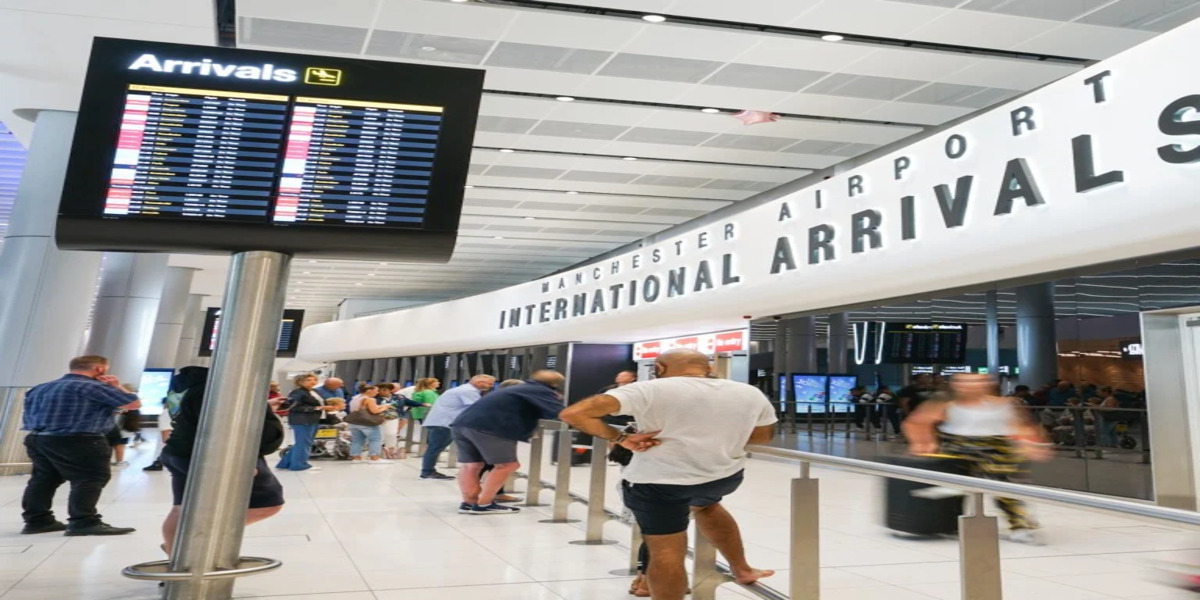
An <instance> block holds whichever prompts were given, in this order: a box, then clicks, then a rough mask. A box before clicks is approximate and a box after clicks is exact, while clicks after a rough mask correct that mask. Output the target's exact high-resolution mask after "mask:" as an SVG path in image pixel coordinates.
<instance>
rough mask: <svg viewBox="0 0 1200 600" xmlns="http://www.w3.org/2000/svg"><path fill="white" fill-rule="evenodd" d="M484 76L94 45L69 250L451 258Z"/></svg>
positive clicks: (321, 59) (61, 230)
mask: <svg viewBox="0 0 1200 600" xmlns="http://www.w3.org/2000/svg"><path fill="white" fill-rule="evenodd" d="M481 91H482V72H481V71H477V70H469V69H457V68H447V67H433V66H428V65H411V64H403V63H394V62H384V61H368V60H358V59H345V58H334V57H328V56H304V55H296V54H284V53H276V52H258V51H247V50H237V49H230V48H210V47H200V46H185V45H179V44H161V43H154V42H142V41H132V40H114V39H106V38H97V39H96V40H95V42H94V45H93V49H92V56H91V62H90V63H89V67H88V75H87V79H86V80H85V84H84V93H83V97H82V99H81V103H80V111H79V118H78V122H77V126H76V133H75V140H74V144H73V147H72V153H71V161H70V165H69V166H68V174H67V179H66V182H65V184H64V190H63V199H62V202H61V204H60V209H59V223H58V236H57V239H58V242H59V246H60V247H62V248H64V249H85V250H133V251H139V250H140V251H146V250H153V251H168V252H237V251H242V250H275V251H282V252H289V253H292V254H301V255H309V256H313V255H320V256H327V257H337V258H375V257H380V258H382V257H387V258H401V259H404V260H414V261H445V260H448V259H449V256H450V254H451V252H452V251H453V245H454V240H455V237H456V233H457V228H458V220H459V216H460V212H461V207H462V194H463V187H464V185H465V183H466V176H467V167H468V164H469V161H470V149H471V143H472V137H473V133H474V126H475V121H476V118H477V113H478V106H479V96H480V94H481Z"/></svg>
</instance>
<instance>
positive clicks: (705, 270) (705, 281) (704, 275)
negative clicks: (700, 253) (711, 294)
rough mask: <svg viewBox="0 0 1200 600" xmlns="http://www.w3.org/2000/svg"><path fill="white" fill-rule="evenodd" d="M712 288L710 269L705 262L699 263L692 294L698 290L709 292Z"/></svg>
mask: <svg viewBox="0 0 1200 600" xmlns="http://www.w3.org/2000/svg"><path fill="white" fill-rule="evenodd" d="M712 288H713V280H712V269H711V268H709V266H708V261H707V260H702V261H700V266H699V267H697V268H696V285H695V286H693V287H692V291H693V292H699V291H700V290H711V289H712Z"/></svg>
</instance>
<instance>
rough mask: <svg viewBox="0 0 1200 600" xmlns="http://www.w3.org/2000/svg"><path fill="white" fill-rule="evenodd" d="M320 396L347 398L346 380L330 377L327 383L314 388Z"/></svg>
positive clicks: (342, 399) (330, 398)
mask: <svg viewBox="0 0 1200 600" xmlns="http://www.w3.org/2000/svg"><path fill="white" fill-rule="evenodd" d="M313 389H314V390H315V391H316V392H317V394H318V395H319V396H321V397H322V398H324V399H326V400H334V399H337V400H341V401H343V402H345V400H346V382H344V381H342V380H341V379H338V378H337V377H330V378H329V379H326V380H325V383H323V384H321V385H319V386H317V387H315V388H313Z"/></svg>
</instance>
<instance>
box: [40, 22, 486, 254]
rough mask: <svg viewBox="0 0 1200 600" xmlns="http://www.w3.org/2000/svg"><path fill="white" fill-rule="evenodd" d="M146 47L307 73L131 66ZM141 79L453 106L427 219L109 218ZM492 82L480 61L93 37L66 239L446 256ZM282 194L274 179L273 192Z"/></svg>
mask: <svg viewBox="0 0 1200 600" xmlns="http://www.w3.org/2000/svg"><path fill="white" fill-rule="evenodd" d="M147 53H150V54H154V55H155V56H157V57H159V58H160V60H161V59H164V58H168V57H169V58H170V59H171V60H185V61H186V60H190V61H196V62H198V61H200V60H202V59H205V58H207V59H211V60H213V61H215V62H219V63H224V64H241V65H260V64H267V63H270V64H272V65H275V67H276V68H277V69H283V68H290V69H294V70H297V71H298V73H299V75H300V76H299V78H298V80H297V81H296V82H279V81H273V80H272V81H264V80H258V79H238V78H235V77H225V78H218V77H214V76H202V75H184V74H182V73H165V72H156V71H153V70H146V69H140V70H136V71H134V70H130V69H129V68H128V67H129V66H130V65H132V64H133V63H134V61H136V60H137V58H138V57H139V56H141V55H143V54H147ZM307 67H321V68H327V69H340V70H341V71H342V74H343V75H342V80H341V83H340V85H338V86H336V87H329V86H319V85H312V84H305V83H304V82H303V81H304V78H305V77H304V74H305V69H306V68H307ZM414 82H419V84H417V85H414ZM131 84H144V85H159V86H170V87H183V88H193V89H214V90H228V91H238V92H249V93H261V94H278V95H286V96H291V97H297V96H309V97H320V98H329V99H337V100H364V101H375V102H392V103H408V104H426V105H436V106H441V107H444V111H445V112H444V113H443V114H444V115H445V118H444V120H443V122H442V126H441V130H440V132H439V138H438V147H437V149H436V155H435V158H434V171H433V174H432V177H431V181H430V189H429V204H428V205H427V212H426V213H425V216H424V221H423V222H422V224H421V225H420V227H414V228H406V227H403V226H392V225H388V226H379V225H374V226H361V225H345V224H307V223H286V224H285V223H273V222H272V221H271V220H270V216H269V215H268V217H267V219H265V220H264V222H263V223H261V224H258V223H228V222H222V221H220V220H204V221H200V220H179V219H172V218H162V219H136V218H135V219H128V220H123V219H120V218H112V217H106V216H105V215H104V214H103V210H104V202H105V197H106V196H107V189H108V184H109V181H110V179H111V171H112V165H113V158H114V156H115V154H116V150H117V144H116V141H117V138H118V136H119V133H120V126H121V117H122V114H123V110H124V104H125V98H126V94H127V92H128V87H129V85H131ZM482 89H483V71H481V70H477V69H462V68H456V67H442V66H431V65H418V64H407V63H397V62H388V61H377V60H364V59H354V58H342V57H333V56H310V55H302V54H293V53H285V52H265V51H259V50H241V49H234V48H217V47H209V46H192V45H185V44H170V43H160V42H146V41H138V40H123V39H115V38H95V40H94V41H93V45H92V52H91V58H90V62H89V64H88V70H87V75H86V77H85V79H84V86H83V94H82V97H81V99H80V106H79V116H78V120H77V122H76V129H75V136H74V142H73V144H72V147H71V154H70V161H69V165H68V169H67V176H66V180H65V182H64V186H63V195H62V200H61V202H60V205H59V219H58V226H57V242H58V245H59V247H60V248H62V249H64V250H106V251H110V250H116V251H134V252H188V253H221V254H224V253H231V252H243V251H248V250H268V251H275V252H285V253H288V254H294V255H299V256H305V257H323V258H350V259H356V258H357V259H387V258H390V259H397V258H401V257H402V258H403V259H404V260H406V261H417V262H445V261H448V260H449V259H450V255H451V253H452V252H453V249H454V243H455V240H456V238H457V231H458V224H459V219H460V216H461V213H462V201H463V191H464V186H465V185H466V180H467V171H468V167H469V164H470V158H471V146H472V144H473V141H474V132H475V124H476V120H477V118H478V113H479V102H480V95H481V94H482ZM289 115H290V110H289ZM285 131H286V130H285ZM285 143H286V140H285ZM283 151H284V150H283V149H282V148H281V149H280V156H281V157H282V155H283ZM280 162H282V160H280ZM277 193H278V189H277V187H273V188H272V199H274V196H275V195H277ZM273 206H274V203H273V202H272V207H273Z"/></svg>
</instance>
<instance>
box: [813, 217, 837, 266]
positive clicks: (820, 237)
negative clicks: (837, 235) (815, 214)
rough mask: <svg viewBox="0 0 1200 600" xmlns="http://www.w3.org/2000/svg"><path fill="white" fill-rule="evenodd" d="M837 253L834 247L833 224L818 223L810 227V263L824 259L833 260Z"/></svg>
mask: <svg viewBox="0 0 1200 600" xmlns="http://www.w3.org/2000/svg"><path fill="white" fill-rule="evenodd" d="M835 258H837V253H836V252H835V251H834V249H833V225H817V226H815V227H809V228H808V264H810V265H815V264H817V263H820V262H821V261H822V260H833V259H835Z"/></svg>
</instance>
